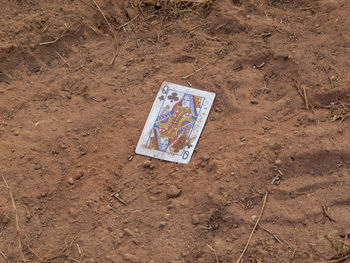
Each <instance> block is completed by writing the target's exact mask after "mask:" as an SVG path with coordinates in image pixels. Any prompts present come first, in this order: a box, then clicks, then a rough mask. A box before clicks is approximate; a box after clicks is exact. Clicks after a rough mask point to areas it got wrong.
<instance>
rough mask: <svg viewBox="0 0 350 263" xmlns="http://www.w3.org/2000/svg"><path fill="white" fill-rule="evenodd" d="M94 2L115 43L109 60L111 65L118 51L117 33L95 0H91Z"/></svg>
mask: <svg viewBox="0 0 350 263" xmlns="http://www.w3.org/2000/svg"><path fill="white" fill-rule="evenodd" d="M92 1H93V2H94V4H95V6H96V7H97V9H98V11H100V13H101V15H102V16H103V18H104V19H105V21H106V23H107V25H108V27H109V30H110V31H111V33H112V35H113V38H114V45H115V51H114V56H113V59H112V62H111V65H113V64H114V61H115V59H116V57H117V56H118V53H119V44H118V38H117V35H116V34H115V32H114V30H113V28H112V26H111V24H110V23H109V22H108V20H107V18H106V16H105V14H104V13H103V12H102V10H101V8H100V6H99V5H98V4H97V3H96V1H95V0H92Z"/></svg>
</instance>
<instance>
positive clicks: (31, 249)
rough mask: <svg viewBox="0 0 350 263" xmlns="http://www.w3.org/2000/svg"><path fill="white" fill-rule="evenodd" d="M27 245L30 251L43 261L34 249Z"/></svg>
mask: <svg viewBox="0 0 350 263" xmlns="http://www.w3.org/2000/svg"><path fill="white" fill-rule="evenodd" d="M27 247H28V249H29V250H30V252H32V253H33V255H34V256H36V257H37V258H38V259H39V260H40V262H45V261H44V260H43V259H42V258H41V257H40V256H39V255H38V254H37V253H35V251H34V250H33V249H32V248H31V247H30V246H27Z"/></svg>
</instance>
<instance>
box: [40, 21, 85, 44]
mask: <svg viewBox="0 0 350 263" xmlns="http://www.w3.org/2000/svg"><path fill="white" fill-rule="evenodd" d="M80 20H81V17H79V19H77V20H75V21H74V22H73V23H71V24H70V25H69V26H67V28H66V29H65V30H64V31H63V32H62V33H61V35H60V36H59V37H57V38H56V39H55V40H52V41H47V42H41V43H40V44H39V45H41V46H42V45H49V44H54V43H56V42H57V41H58V40H60V39H61V38H62V37H64V35H65V34H66V33H67V31H68V30H69V29H70V28H71V27H72V26H73V25H75V24H76V23H77V22H79V21H80Z"/></svg>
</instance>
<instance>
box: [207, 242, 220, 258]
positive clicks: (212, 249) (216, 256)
mask: <svg viewBox="0 0 350 263" xmlns="http://www.w3.org/2000/svg"><path fill="white" fill-rule="evenodd" d="M207 246H208V248H210V250H211V251H213V252H214V255H215V259H216V263H220V262H219V258H218V255H217V254H216V251H215V249H214V248H212V247H211V246H209V245H208V244H207Z"/></svg>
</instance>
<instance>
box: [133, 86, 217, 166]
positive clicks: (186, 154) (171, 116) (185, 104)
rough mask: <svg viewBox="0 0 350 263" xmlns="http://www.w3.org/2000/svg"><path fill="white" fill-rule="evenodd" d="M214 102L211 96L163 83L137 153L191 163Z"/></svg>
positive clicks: (208, 93)
mask: <svg viewBox="0 0 350 263" xmlns="http://www.w3.org/2000/svg"><path fill="white" fill-rule="evenodd" d="M214 98H215V93H212V92H207V91H202V90H197V89H192V88H188V87H184V86H180V85H177V84H172V83H168V82H163V83H162V86H161V88H160V90H159V92H158V94H157V97H156V99H155V101H154V103H153V106H152V109H151V111H150V113H149V115H148V118H147V121H146V124H145V127H144V129H143V131H142V134H141V137H140V140H139V142H138V144H137V147H136V151H135V152H136V153H137V154H142V155H146V156H150V157H154V158H158V159H162V160H166V161H171V162H178V163H188V162H189V161H190V159H191V156H192V153H193V151H194V148H195V146H196V144H197V141H198V139H199V136H200V134H201V132H202V130H203V127H204V124H205V122H206V120H207V117H208V114H209V111H210V108H211V106H212V104H213V101H214Z"/></svg>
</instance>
